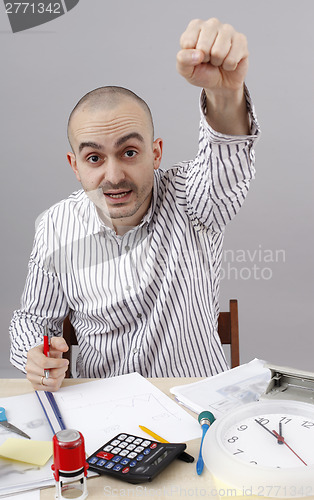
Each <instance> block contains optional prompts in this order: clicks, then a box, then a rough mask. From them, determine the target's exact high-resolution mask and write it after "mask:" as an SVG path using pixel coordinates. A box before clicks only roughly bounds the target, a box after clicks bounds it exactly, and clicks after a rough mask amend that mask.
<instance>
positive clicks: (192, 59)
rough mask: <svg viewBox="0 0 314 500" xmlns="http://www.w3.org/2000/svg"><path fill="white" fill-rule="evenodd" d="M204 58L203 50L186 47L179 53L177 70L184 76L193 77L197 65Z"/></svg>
mask: <svg viewBox="0 0 314 500" xmlns="http://www.w3.org/2000/svg"><path fill="white" fill-rule="evenodd" d="M203 60H204V52H202V51H201V50H194V49H184V50H180V51H179V52H178V54H177V70H178V72H179V73H180V75H182V76H184V78H187V79H189V78H191V76H192V75H193V72H194V68H195V66H198V65H199V64H201V63H202V62H203Z"/></svg>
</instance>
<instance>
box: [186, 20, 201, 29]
mask: <svg viewBox="0 0 314 500" xmlns="http://www.w3.org/2000/svg"><path fill="white" fill-rule="evenodd" d="M203 22H204V21H202V19H198V18H197V19H192V21H190V22H189V27H190V28H197V27H198V26H200V25H201V24H203Z"/></svg>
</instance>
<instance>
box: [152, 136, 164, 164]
mask: <svg viewBox="0 0 314 500" xmlns="http://www.w3.org/2000/svg"><path fill="white" fill-rule="evenodd" d="M162 147H163V141H162V139H160V137H158V139H155V140H154V142H153V153H154V170H157V169H158V168H159V165H160V163H161V158H162Z"/></svg>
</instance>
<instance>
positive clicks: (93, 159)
mask: <svg viewBox="0 0 314 500" xmlns="http://www.w3.org/2000/svg"><path fill="white" fill-rule="evenodd" d="M87 161H89V162H90V163H97V162H98V161H99V156H98V155H92V156H89V157H88V158H87Z"/></svg>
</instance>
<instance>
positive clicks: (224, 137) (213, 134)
mask: <svg viewBox="0 0 314 500" xmlns="http://www.w3.org/2000/svg"><path fill="white" fill-rule="evenodd" d="M244 94H245V99H246V106H247V111H248V115H249V124H250V134H249V135H228V134H222V133H220V132H217V131H216V130H214V129H213V128H212V127H211V126H210V125H209V123H208V121H207V119H206V93H205V90H204V89H203V90H202V92H201V96H200V113H201V122H202V125H203V128H204V130H206V132H207V134H208V140H209V142H211V143H215V142H216V143H220V144H222V143H228V144H231V143H235V142H242V141H247V140H251V141H252V140H253V141H254V142H255V141H256V140H257V139H258V137H259V135H260V133H261V130H260V126H259V123H258V120H257V116H256V113H255V109H254V104H253V101H252V98H251V96H250V92H249V90H248V88H247V86H246V85H244Z"/></svg>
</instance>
